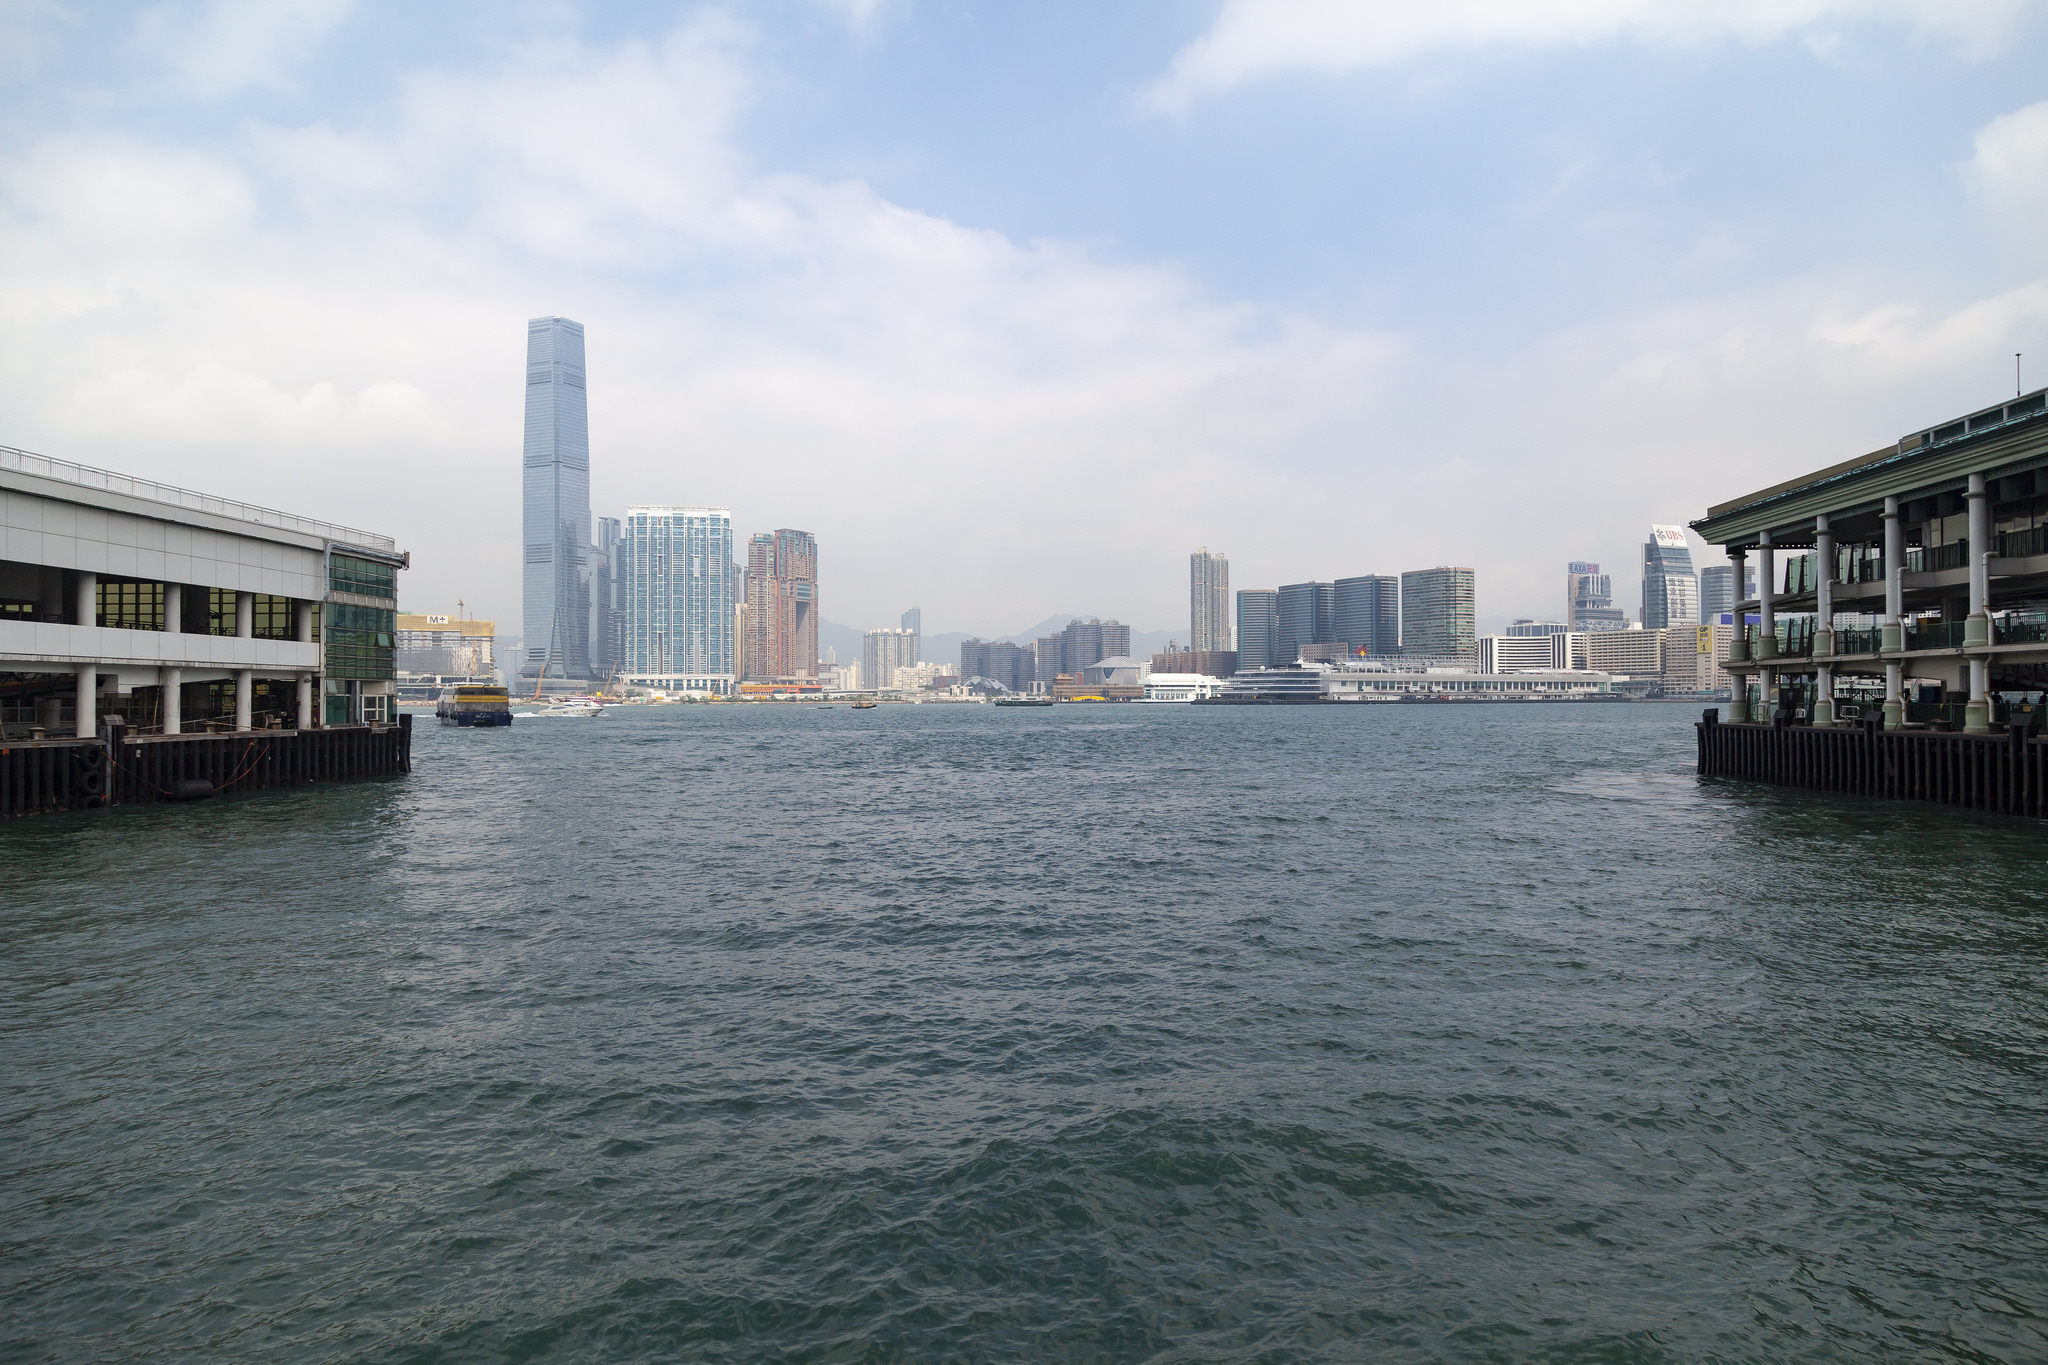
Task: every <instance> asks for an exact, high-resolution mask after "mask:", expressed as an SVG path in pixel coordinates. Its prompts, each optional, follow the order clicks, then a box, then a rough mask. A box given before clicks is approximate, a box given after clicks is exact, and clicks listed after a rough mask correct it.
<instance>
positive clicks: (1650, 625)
mask: <svg viewBox="0 0 2048 1365" xmlns="http://www.w3.org/2000/svg"><path fill="white" fill-rule="evenodd" d="M1699 611H1700V581H1699V579H1698V577H1697V576H1695V575H1694V573H1693V571H1692V551H1691V550H1690V549H1688V548H1687V547H1686V544H1685V531H1684V530H1683V529H1682V528H1680V527H1677V526H1652V527H1651V528H1650V538H1649V539H1648V540H1647V541H1645V542H1644V543H1643V618H1642V619H1643V629H1644V630H1662V629H1663V628H1664V627H1666V626H1689V625H1692V624H1694V623H1695V622H1696V621H1697V620H1698V618H1699Z"/></svg>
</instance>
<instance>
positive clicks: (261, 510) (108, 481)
mask: <svg viewBox="0 0 2048 1365" xmlns="http://www.w3.org/2000/svg"><path fill="white" fill-rule="evenodd" d="M0 469H11V470H15V471H17V472H19V473H22V474H34V475H37V476H39V477H41V478H45V479H56V480H59V481H60V482H63V483H72V484H77V485H78V486H79V487H81V488H97V489H100V490H102V491H103V492H108V493H121V494H124V495H126V496H128V497H131V498H141V499H143V500H145V501H147V502H160V503H163V504H165V505H166V506H170V507H182V508H184V509H186V510H187V511H191V512H210V513H212V514H213V515H214V516H217V517H228V518H231V519H233V520H235V521H247V522H253V523H255V524H256V525H258V526H274V527H276V528H277V529H278V530H280V531H297V532H298V533H299V534H301V535H308V536H319V537H320V538H322V539H323V540H339V541H344V542H346V543H348V544H350V545H360V546H362V547H363V548H364V549H367V550H386V551H389V552H391V553H393V554H396V553H397V551H398V543H397V542H396V541H394V540H393V539H392V538H391V537H389V536H380V535H377V534H376V533H375V532H372V531H359V530H356V529H355V528H354V527H352V526H336V525H335V524H334V523H333V522H329V521H315V520H314V519H313V518H312V517H299V516H293V515H292V514H291V513H290V512H273V511H271V510H270V509H269V508H268V507H256V506H253V505H251V504H249V503H246V502H236V501H235V500H234V499H233V498H217V497H214V496H213V495H212V494H211V493H194V492H192V491H191V490H190V489H185V488H173V487H171V486H170V485H169V484H166V483H158V482H156V481H155V480H154V479H137V478H133V477H131V476H130V475H127V474H116V473H113V472H112V471H111V470H106V469H94V468H92V467H91V466H90V465H82V464H73V463H72V462H71V461H69V460H58V459H52V458H51V457H50V456H48V455H37V454H35V453H33V452H32V451H27V450H16V449H15V448H14V447H13V446H0Z"/></svg>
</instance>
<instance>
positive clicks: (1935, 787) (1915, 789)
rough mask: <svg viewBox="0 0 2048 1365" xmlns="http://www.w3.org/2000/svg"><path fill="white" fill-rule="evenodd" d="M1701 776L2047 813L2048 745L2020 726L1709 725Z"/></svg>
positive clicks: (1705, 724)
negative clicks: (1973, 731) (1947, 729)
mask: <svg viewBox="0 0 2048 1365" xmlns="http://www.w3.org/2000/svg"><path fill="white" fill-rule="evenodd" d="M1695 728H1696V729H1697V730H1698V731H1699V749H1700V759H1699V770H1700V775H1701V776H1702V777H1734V778H1741V779H1743V780H1744V781H1749V782H1774V783H1777V784H1778V785H1779V786H1785V787H1805V788H1808V789H1810V790H1813V791H1825V792H1841V793H1844V794H1845V795H1852V796H1890V797H1899V798H1903V799H1905V800H1910V801H1937V802H1940V803H1941V804H1943V805H1948V806H1961V807H1964V808H1965V809H1968V810H1982V811H1992V812H1995V813H1997V814H2001V815H2027V816H2033V817H2036V818H2048V795H2044V788H2048V741H2044V740H2041V739H2035V738H2031V737H2029V736H2028V735H2027V733H2026V732H2025V731H2023V730H2018V729H2015V730H2014V731H2012V732H2011V733H2010V734H2004V735H1962V734H1941V733H1935V732H1930V731H1921V730H1884V729H1881V728H1879V727H1878V725H1877V724H1876V723H1875V722H1872V723H1871V724H1869V725H1867V726H1865V727H1864V728H1862V729H1856V730H1848V729H1810V728H1806V727H1800V726H1787V727H1773V726H1768V725H1723V724H1721V723H1719V722H1718V721H1717V720H1715V719H1713V718H1712V716H1711V713H1710V716H1709V719H1707V720H1704V721H1701V722H1700V723H1699V724H1698V725H1697V726H1696V727H1695Z"/></svg>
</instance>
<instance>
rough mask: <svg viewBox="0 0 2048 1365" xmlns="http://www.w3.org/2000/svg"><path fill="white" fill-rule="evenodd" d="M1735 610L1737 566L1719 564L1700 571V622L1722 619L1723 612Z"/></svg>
mask: <svg viewBox="0 0 2048 1365" xmlns="http://www.w3.org/2000/svg"><path fill="white" fill-rule="evenodd" d="M1734 610H1735V566H1734V565H1733V564H1719V565H1715V566H1714V567H1713V568H1709V569H1701V570H1700V621H1701V622H1702V623H1703V624H1705V623H1710V622H1714V621H1718V620H1720V619H1721V614H1722V613H1723V612H1730V611H1734Z"/></svg>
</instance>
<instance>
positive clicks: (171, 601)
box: [164, 583, 185, 635]
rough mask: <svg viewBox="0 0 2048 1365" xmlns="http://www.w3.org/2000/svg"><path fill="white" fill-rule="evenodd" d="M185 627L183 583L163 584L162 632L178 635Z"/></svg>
mask: <svg viewBox="0 0 2048 1365" xmlns="http://www.w3.org/2000/svg"><path fill="white" fill-rule="evenodd" d="M184 629H185V585H184V584H183V583H166V584H164V633H165V634H167V635H179V634H182V633H183V632H184Z"/></svg>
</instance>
